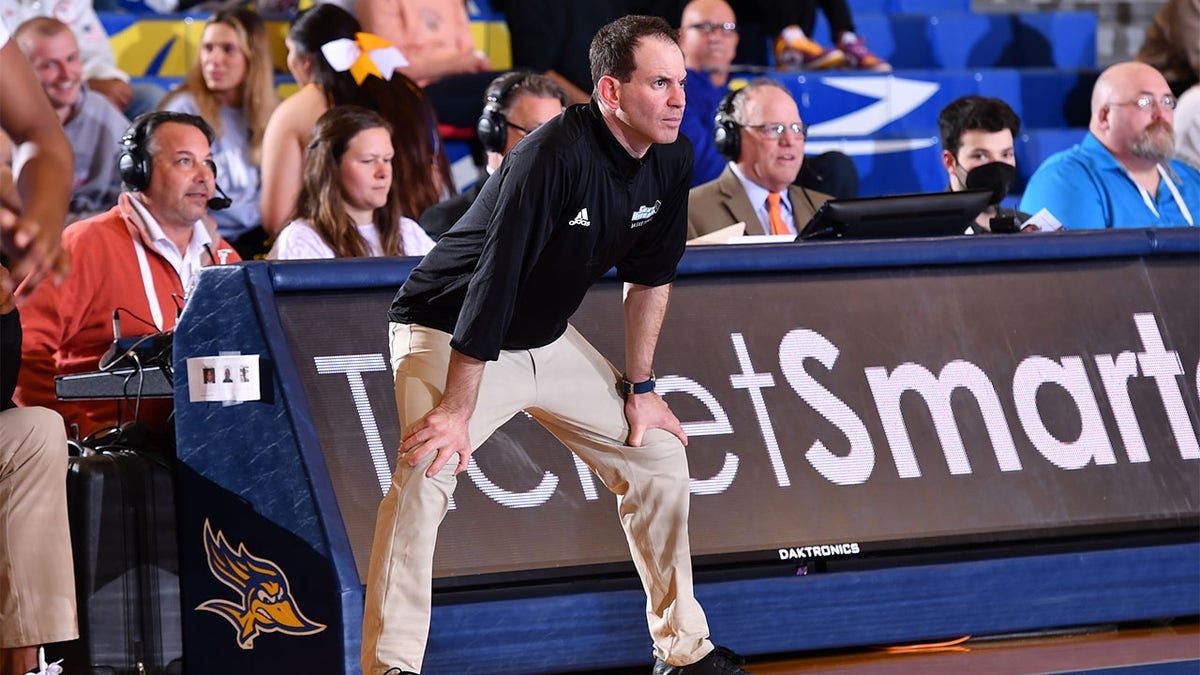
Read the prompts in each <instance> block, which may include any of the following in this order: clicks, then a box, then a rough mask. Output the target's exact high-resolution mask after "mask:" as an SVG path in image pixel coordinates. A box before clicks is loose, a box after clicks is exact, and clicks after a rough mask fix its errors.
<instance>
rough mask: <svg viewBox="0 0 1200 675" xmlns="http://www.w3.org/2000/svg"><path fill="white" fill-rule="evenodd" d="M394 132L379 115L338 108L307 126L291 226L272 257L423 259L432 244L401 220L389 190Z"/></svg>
mask: <svg viewBox="0 0 1200 675" xmlns="http://www.w3.org/2000/svg"><path fill="white" fill-rule="evenodd" d="M393 154H394V150H393V149H392V129H391V126H390V125H388V123H387V122H386V121H385V120H384V119H383V118H382V117H380V116H379V114H378V113H376V112H374V111H372V110H368V109H366V108H362V107H359V106H352V105H347V106H338V107H336V108H332V109H330V110H329V111H328V112H326V113H325V114H323V115H321V117H320V119H318V120H317V123H316V124H315V125H314V126H313V130H312V140H311V141H309V144H308V149H307V151H306V152H305V155H304V180H303V183H302V185H301V187H300V198H299V199H298V200H297V202H296V211H295V213H294V214H293V217H292V221H291V222H290V223H288V225H287V227H285V228H283V230H282V231H281V232H280V233H279V236H278V237H277V238H276V239H275V246H274V247H273V248H272V249H271V254H270V256H269V257H270V258H271V259H274V260H296V259H303V258H357V257H368V256H381V255H424V254H425V253H426V252H428V251H429V249H431V248H433V240H432V239H430V238H429V235H427V234H425V231H424V230H422V229H421V226H420V225H418V224H417V223H416V222H415V221H413V220H411V219H409V218H405V217H403V216H402V215H401V210H400V206H399V200H398V198H397V195H396V194H395V193H394V191H393V190H392V155H393Z"/></svg>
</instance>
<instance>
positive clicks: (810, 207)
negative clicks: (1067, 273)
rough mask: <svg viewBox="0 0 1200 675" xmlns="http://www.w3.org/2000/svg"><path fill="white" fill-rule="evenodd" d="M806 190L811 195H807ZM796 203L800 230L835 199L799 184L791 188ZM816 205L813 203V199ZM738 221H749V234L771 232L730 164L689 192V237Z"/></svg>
mask: <svg viewBox="0 0 1200 675" xmlns="http://www.w3.org/2000/svg"><path fill="white" fill-rule="evenodd" d="M805 192H807V193H808V196H807V197H805V196H804V195H805ZM788 199H789V200H790V201H791V202H792V217H793V218H794V220H795V227H796V232H799V231H800V230H801V229H803V228H804V226H805V225H807V224H808V221H809V220H811V219H812V217H813V213H815V212H816V210H817V209H818V208H820V207H821V205H822V204H824V203H825V202H827V201H829V200H830V199H832V197H830V196H829V195H827V194H825V193H823V192H816V191H813V190H805V189H804V188H802V187H800V186H798V185H792V186H790V187H788ZM810 199H811V200H812V204H809V200H810ZM737 222H744V223H746V234H769V233H768V232H766V231H765V230H764V229H763V226H762V223H761V222H759V220H758V214H756V213H755V212H754V207H753V206H751V205H750V198H749V197H747V196H746V190H745V188H743V187H742V182H741V181H739V180H738V177H737V176H736V175H735V174H734V173H733V169H730V168H729V167H728V166H726V167H725V170H724V171H722V172H721V175H720V176H717V178H716V180H712V181H709V182H707V183H704V184H703V185H697V186H696V187H694V188H692V190H691V192H689V193H688V239H695V238H696V237H699V236H701V235H704V234H708V233H710V232H715V231H717V230H719V229H721V228H723V227H728V226H730V225H733V224H734V223H737Z"/></svg>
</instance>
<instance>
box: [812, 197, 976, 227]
mask: <svg viewBox="0 0 1200 675" xmlns="http://www.w3.org/2000/svg"><path fill="white" fill-rule="evenodd" d="M991 196H992V193H991V191H990V190H967V191H963V192H929V193H919V194H910V195H890V196H887V197H864V198H862V199H834V200H831V201H828V202H825V203H824V204H823V205H822V206H821V208H819V209H817V212H816V214H815V215H813V217H812V220H810V221H808V225H805V226H804V229H803V230H801V231H800V235H799V238H800V239H836V238H847V239H877V238H891V237H938V236H946V235H954V234H963V233H964V232H965V231H966V229H967V228H968V227H970V226H971V222H972V221H974V220H975V217H976V216H978V215H979V213H980V212H981V211H983V209H984V208H986V207H987V205H988V201H989V200H990V198H991Z"/></svg>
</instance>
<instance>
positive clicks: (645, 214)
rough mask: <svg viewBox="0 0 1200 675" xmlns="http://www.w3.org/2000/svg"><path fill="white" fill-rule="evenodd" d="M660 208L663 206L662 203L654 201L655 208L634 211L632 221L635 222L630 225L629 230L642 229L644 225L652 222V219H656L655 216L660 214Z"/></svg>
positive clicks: (639, 208)
mask: <svg viewBox="0 0 1200 675" xmlns="http://www.w3.org/2000/svg"><path fill="white" fill-rule="evenodd" d="M660 206H662V202H660V201H659V200H657V199H655V200H654V206H644V205H643V206H639V207H638V209H637V211H634V212H633V215H632V216H630V220H632V221H633V222H632V223H631V224H630V225H629V229H633V228H635V227H641V226H642V225H645V224H646V223H648V222H650V219H651V218H653V217H654V214H656V213H658V209H659V207H660Z"/></svg>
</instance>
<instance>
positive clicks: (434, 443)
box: [400, 405, 472, 478]
mask: <svg viewBox="0 0 1200 675" xmlns="http://www.w3.org/2000/svg"><path fill="white" fill-rule="evenodd" d="M469 421H470V415H469V414H468V415H462V414H460V413H457V412H454V411H450V410H446V409H443V407H442V406H440V405H439V406H437V407H435V408H434V409H433V410H430V411H429V412H428V413H426V415H425V416H424V417H422V418H421V419H419V420H417V423H416V424H414V425H413V427H412V431H410V432H409V434H408V436H406V437H405V438H404V441H403V442H402V443H401V444H400V456H401V458H402V459H404V460H405V461H407V462H408V465H409V466H413V467H415V466H417V465H418V464H420V463H421V462H422V461H423V460H424V459H425V458H426V457H427V456H429V453H431V452H436V453H437V456H436V457H435V458H434V460H433V463H432V464H430V465H429V468H428V469H427V470H426V471H425V475H426V476H427V477H429V478H432V477H434V476H436V475H437V474H438V472H440V471H441V470H442V467H444V466H446V462H448V461H450V458H451V457H453V456H455V455H457V456H458V467H457V468H455V470H454V473H455V474H456V475H457V474H460V473H462V472H463V471H466V470H467V462H468V461H470V459H471V452H472V448H471V436H470V433H469V432H468V422H469Z"/></svg>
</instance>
